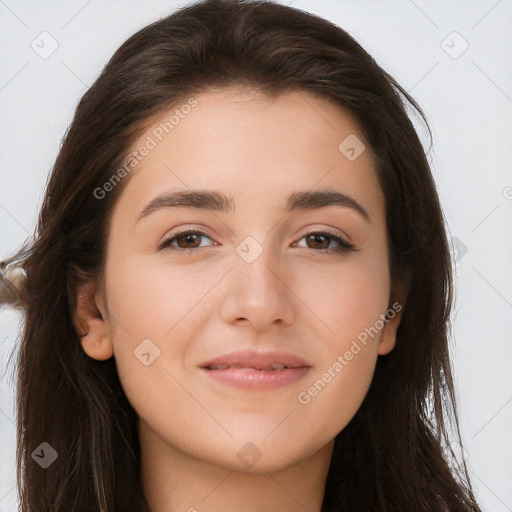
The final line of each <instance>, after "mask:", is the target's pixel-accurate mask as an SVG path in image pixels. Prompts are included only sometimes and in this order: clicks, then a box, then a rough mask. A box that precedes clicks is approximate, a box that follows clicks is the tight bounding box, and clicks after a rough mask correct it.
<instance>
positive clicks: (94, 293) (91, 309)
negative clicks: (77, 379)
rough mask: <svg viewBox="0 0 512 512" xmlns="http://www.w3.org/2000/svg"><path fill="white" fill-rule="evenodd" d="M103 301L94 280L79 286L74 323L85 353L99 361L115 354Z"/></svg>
mask: <svg viewBox="0 0 512 512" xmlns="http://www.w3.org/2000/svg"><path fill="white" fill-rule="evenodd" d="M102 303H103V301H102V298H101V293H100V291H99V290H98V288H97V285H96V282H95V281H94V280H92V279H91V280H89V281H87V282H85V283H82V284H80V285H79V286H78V287H77V289H76V308H75V311H74V312H73V325H74V326H75V329H76V330H77V334H78V337H79V338H80V344H81V345H82V348H83V349H84V351H85V353H86V354H87V355H88V356H89V357H91V358H93V359H97V360H99V361H105V360H107V359H109V358H111V357H112V356H113V355H114V348H113V345H112V340H111V338H110V331H109V328H108V324H107V322H106V320H105V319H106V313H105V308H104V307H103V306H102ZM100 307H101V311H100Z"/></svg>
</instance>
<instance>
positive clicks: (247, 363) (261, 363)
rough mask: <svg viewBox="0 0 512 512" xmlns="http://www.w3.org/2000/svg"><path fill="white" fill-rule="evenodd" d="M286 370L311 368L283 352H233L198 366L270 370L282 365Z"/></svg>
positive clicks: (301, 359)
mask: <svg viewBox="0 0 512 512" xmlns="http://www.w3.org/2000/svg"><path fill="white" fill-rule="evenodd" d="M282 364H284V366H285V367H286V368H304V367H309V366H311V365H310V364H309V363H308V362H307V361H305V360H304V359H303V358H302V357H300V356H298V355H296V354H293V353H290V352H283V351H274V350H273V351H265V352H258V351H255V350H235V351H233V352H228V353H226V354H222V355H220V356H218V357H215V358H213V359H210V360H208V361H206V362H204V363H201V364H200V365H199V366H200V367H201V368H210V367H212V366H218V365H226V366H231V367H233V366H240V367H241V368H253V369H255V370H261V369H271V368H272V366H273V365H282Z"/></svg>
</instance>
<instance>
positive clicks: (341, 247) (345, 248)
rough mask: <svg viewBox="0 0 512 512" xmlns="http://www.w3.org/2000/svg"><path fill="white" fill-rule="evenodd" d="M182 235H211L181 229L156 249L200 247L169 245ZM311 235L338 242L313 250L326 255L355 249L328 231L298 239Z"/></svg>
mask: <svg viewBox="0 0 512 512" xmlns="http://www.w3.org/2000/svg"><path fill="white" fill-rule="evenodd" d="M184 235H201V236H205V237H207V238H210V240H211V237H210V236H209V235H208V233H205V232H204V231H201V230H189V231H181V232H179V233H175V234H174V235H173V237H172V238H168V239H167V240H164V241H163V242H162V243H161V244H159V246H158V250H162V249H171V250H174V251H179V252H184V253H190V252H194V251H196V250H197V249H200V247H193V248H188V249H183V248H181V247H173V246H171V243H172V242H173V241H174V240H176V239H177V238H178V237H180V236H184ZM312 235H320V236H323V237H328V238H332V239H333V240H335V241H336V242H337V243H338V244H339V247H336V248H335V249H314V250H316V251H319V252H322V253H324V254H327V255H329V254H333V255H334V254H341V253H346V252H354V251H357V249H356V247H355V245H353V244H351V243H350V242H348V241H347V240H345V239H344V238H341V237H340V236H338V235H335V234H334V233H330V232H329V231H312V232H310V233H307V234H306V235H304V236H302V237H301V238H300V239H299V240H302V239H303V238H306V237H308V236H312Z"/></svg>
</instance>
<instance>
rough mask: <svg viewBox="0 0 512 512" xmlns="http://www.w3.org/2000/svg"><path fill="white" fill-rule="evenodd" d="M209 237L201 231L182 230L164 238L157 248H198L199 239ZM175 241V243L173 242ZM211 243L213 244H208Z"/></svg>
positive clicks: (184, 249) (185, 249) (186, 249)
mask: <svg viewBox="0 0 512 512" xmlns="http://www.w3.org/2000/svg"><path fill="white" fill-rule="evenodd" d="M202 238H208V239H210V240H211V238H210V237H209V236H208V235H207V234H206V233H203V232H202V231H183V232H181V233H176V234H175V235H174V236H173V237H171V238H168V239H167V240H164V241H163V242H162V243H161V244H160V245H159V246H158V249H166V248H167V249H176V250H178V251H179V250H182V251H188V250H192V249H198V248H201V247H205V246H204V245H203V246H201V245H200V244H201V239H202ZM175 242H176V243H175ZM209 245H213V244H209Z"/></svg>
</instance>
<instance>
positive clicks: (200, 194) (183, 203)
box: [136, 189, 372, 223]
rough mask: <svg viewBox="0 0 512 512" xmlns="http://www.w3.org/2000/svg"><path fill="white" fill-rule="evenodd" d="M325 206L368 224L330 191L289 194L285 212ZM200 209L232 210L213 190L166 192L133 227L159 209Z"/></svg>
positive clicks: (360, 208)
mask: <svg viewBox="0 0 512 512" xmlns="http://www.w3.org/2000/svg"><path fill="white" fill-rule="evenodd" d="M327 206H341V207H344V208H352V209H353V210H355V211H356V212H358V213H359V214H361V216H362V217H363V218H364V219H365V220H366V221H367V222H369V223H371V222H372V220H371V216H370V214H369V213H368V212H367V210H366V209H365V208H364V207H363V206H361V205H360V204H359V203H358V202H357V201H356V200H355V199H354V198H353V197H351V196H349V195H347V194H344V193H343V192H339V191H337V190H332V189H320V190H310V191H304V192H293V193H292V194H290V196H289V197H288V200H287V202H286V207H285V212H286V213H289V212H292V211H301V210H311V209H319V208H324V207H327ZM180 207H181V208H183V207H186V208H201V209H204V210H212V211H215V212H220V213H230V212H233V211H234V210H235V202H234V200H233V199H232V198H230V197H228V196H226V195H225V194H224V193H222V192H219V191H216V190H183V191H176V192H167V193H165V194H161V195H159V196H157V197H155V198H154V199H152V200H151V201H150V202H149V203H148V204H147V205H146V206H145V207H144V208H143V209H142V211H141V212H140V214H139V216H138V217H137V220H136V223H137V222H139V220H141V219H143V218H144V217H147V216H148V215H150V214H151V213H153V212H156V211H158V210H160V209H162V208H180Z"/></svg>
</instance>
